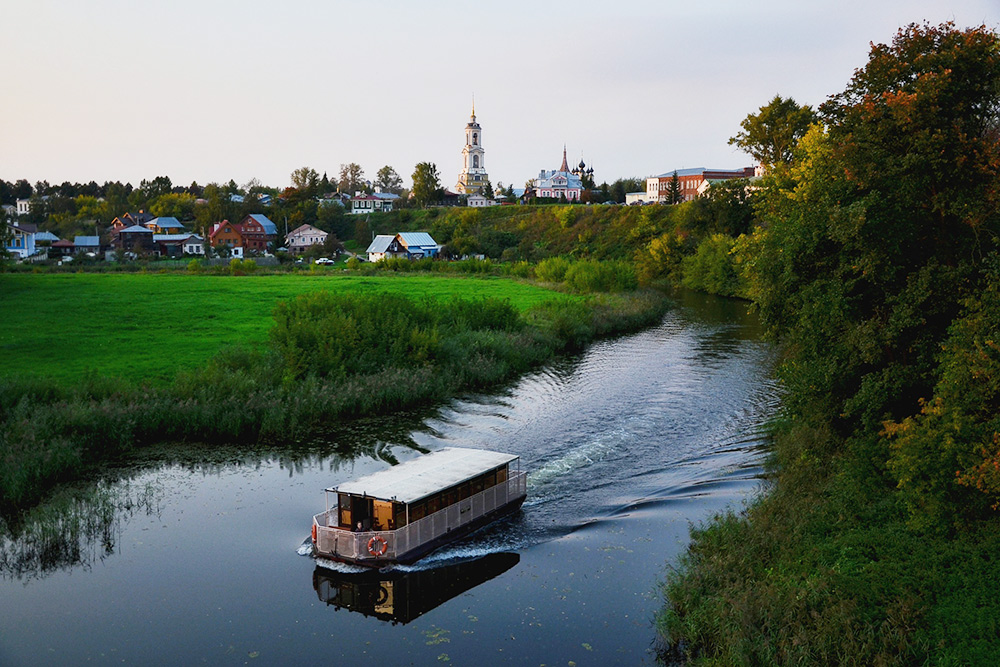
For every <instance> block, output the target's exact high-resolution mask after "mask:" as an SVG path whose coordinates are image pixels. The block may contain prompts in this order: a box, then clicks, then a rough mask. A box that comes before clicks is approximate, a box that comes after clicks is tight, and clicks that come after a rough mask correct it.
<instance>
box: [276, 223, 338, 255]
mask: <svg viewBox="0 0 1000 667" xmlns="http://www.w3.org/2000/svg"><path fill="white" fill-rule="evenodd" d="M327 236H328V234H327V233H326V232H324V231H323V230H322V229H317V228H316V227H313V226H312V225H300V226H299V227H296V228H295V229H293V230H292V231H291V232H290V233H289V234H288V236H286V237H285V247H287V248H288V251H289V252H290V253H292V254H293V255H301V254H302V253H304V252H305V251H306V250H308V249H309V248H310V247H312V246H314V245H323V244H324V243H325V242H326V237H327Z"/></svg>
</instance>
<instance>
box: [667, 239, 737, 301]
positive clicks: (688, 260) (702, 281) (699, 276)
mask: <svg viewBox="0 0 1000 667" xmlns="http://www.w3.org/2000/svg"><path fill="white" fill-rule="evenodd" d="M735 243H736V241H735V239H733V238H731V237H729V236H726V235H725V234H713V235H712V236H709V237H708V238H706V239H705V240H703V241H702V242H701V243H700V244H699V245H698V249H697V250H696V251H695V253H694V255H689V256H687V257H685V258H684V259H683V260H681V269H682V271H683V274H684V277H683V279H682V280H681V283H682V284H683V285H684V286H685V287H688V288H690V289H696V290H701V291H703V292H708V293H709V294H718V295H720V296H740V295H742V294H743V292H744V290H743V289H742V286H741V284H740V279H739V276H738V274H737V272H736V266H735V264H734V262H733V257H732V249H733V246H734V244H735Z"/></svg>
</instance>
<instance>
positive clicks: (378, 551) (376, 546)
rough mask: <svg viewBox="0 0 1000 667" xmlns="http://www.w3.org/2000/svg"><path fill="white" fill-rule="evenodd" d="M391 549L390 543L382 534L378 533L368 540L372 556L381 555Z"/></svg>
mask: <svg viewBox="0 0 1000 667" xmlns="http://www.w3.org/2000/svg"><path fill="white" fill-rule="evenodd" d="M388 549H389V543H388V542H386V541H385V538H383V537H382V536H381V535H376V536H375V537H373V538H372V539H370V540H368V553H370V554H371V555H372V556H376V557H378V556H381V555H382V554H384V553H385V552H386V551H387V550H388Z"/></svg>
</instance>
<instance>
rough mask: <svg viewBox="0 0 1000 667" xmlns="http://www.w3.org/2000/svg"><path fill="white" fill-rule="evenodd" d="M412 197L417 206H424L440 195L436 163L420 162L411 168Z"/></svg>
mask: <svg viewBox="0 0 1000 667" xmlns="http://www.w3.org/2000/svg"><path fill="white" fill-rule="evenodd" d="M411 178H412V179H413V190H412V192H413V199H414V200H415V201H416V202H417V205H418V206H426V205H427V204H429V203H430V202H432V201H434V200H436V199H438V198H439V197H440V191H441V181H440V176H438V170H437V165H435V164H434V163H433V162H420V163H418V164H417V166H416V168H415V169H414V170H413V176H412V177H411Z"/></svg>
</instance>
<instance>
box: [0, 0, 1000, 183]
mask: <svg viewBox="0 0 1000 667" xmlns="http://www.w3.org/2000/svg"><path fill="white" fill-rule="evenodd" d="M947 20H952V21H954V22H955V23H956V24H957V25H958V27H960V28H964V27H969V26H977V25H983V24H985V25H987V26H988V27H990V28H992V29H998V27H1000V0H864V1H859V0H839V1H837V2H830V1H826V0H821V1H818V2H809V1H808V0H765V1H758V2H750V1H746V0H744V1H743V2H731V1H728V0H719V1H716V2H711V1H695V0H684V1H683V2H675V1H673V0H669V1H668V0H652V1H648V0H647V1H646V2H636V1H634V0H617V1H616V2H596V1H592V0H581V1H579V2H563V3H551V2H543V1H536V2H523V1H521V0H511V1H508V2H468V1H465V2H457V1H452V0H447V1H443V2H438V1H435V2H413V1H412V0H411V1H408V2H404V1H402V0H353V1H349V2H342V1H334V0H288V1H286V2H280V3H279V2H267V1H266V0H238V1H237V0H228V1H225V0H198V1H193V0H169V1H167V0H161V1H159V2H155V1H143V2H138V1H135V0H86V1H81V0H0V22H2V25H3V30H2V34H0V62H2V63H3V66H2V67H0V90H2V91H3V94H2V97H0V178H3V179H5V180H8V181H13V180H16V179H18V178H27V179H28V180H29V181H31V182H32V183H34V182H35V181H37V180H42V179H44V180H48V181H49V182H50V183H54V184H58V183H62V182H63V181H79V182H88V181H91V180H95V181H97V182H98V183H103V182H104V181H106V180H111V181H115V180H120V181H122V182H123V183H124V182H131V183H132V184H133V185H138V184H139V182H140V181H141V180H142V179H152V178H154V177H156V176H160V175H165V176H169V177H170V178H171V179H172V181H173V182H174V183H175V184H180V185H187V184H189V183H190V182H191V181H198V183H200V184H202V185H204V184H205V183H209V182H213V181H215V182H228V181H229V179H235V180H236V182H237V183H239V184H241V185H242V184H244V183H246V182H247V181H249V180H250V179H252V178H257V179H259V180H260V181H261V182H262V183H264V184H265V185H270V186H274V187H284V186H286V185H288V184H289V182H290V178H289V177H290V174H291V172H292V171H293V170H294V169H296V168H298V167H303V166H308V167H312V168H314V169H316V170H317V171H318V172H320V173H321V174H322V173H323V172H324V171H325V172H328V173H329V174H330V175H331V176H335V175H336V174H337V172H338V171H339V167H340V165H341V164H342V163H346V162H357V163H358V164H360V165H361V166H362V167H363V168H364V170H365V174H366V176H367V177H368V178H372V179H373V178H374V177H375V173H376V171H377V170H378V169H379V168H380V167H382V166H384V165H391V166H392V167H393V168H395V169H396V171H397V172H399V174H400V175H401V176H403V179H404V181H405V182H406V184H407V185H409V180H410V175H411V174H412V173H413V169H414V166H415V165H416V163H418V162H421V161H429V162H434V163H435V164H436V165H437V167H438V171H439V173H440V174H441V180H442V184H443V185H445V186H446V187H453V186H454V184H455V182H456V181H457V179H458V172H459V170H460V169H461V161H462V155H461V153H462V147H463V145H464V142H465V139H464V127H465V124H466V122H468V119H469V113H470V110H471V103H472V97H473V95H475V100H476V115H477V118H478V120H479V122H480V124H481V125H482V134H483V141H482V145H483V148H484V149H485V150H486V161H485V166H486V168H487V170H488V171H489V174H490V180H491V181H492V182H493V184H494V185H496V184H497V183H498V182H500V181H502V182H503V183H504V184H509V183H513V184H514V185H515V186H516V187H521V186H522V185H523V184H524V182H525V181H526V180H528V179H529V178H532V177H534V176H536V175H537V173H538V171H539V170H540V169H543V168H544V169H555V168H557V167H558V166H559V162H560V161H561V158H562V150H563V145H564V144H565V145H566V147H567V153H568V156H569V160H570V164H574V163H576V162H579V161H580V158H581V157H583V159H584V160H586V162H587V163H588V164H590V165H592V166H593V168H594V170H595V173H594V175H595V178H596V180H597V182H598V183H600V182H601V181H608V182H609V183H610V182H612V181H613V180H615V179H616V178H619V177H630V176H638V177H645V176H648V175H651V174H657V173H663V172H668V171H673V170H674V169H683V168H689V167H707V168H719V169H727V168H737V167H742V166H749V165H750V164H751V160H750V158H749V157H748V156H747V155H745V154H743V153H741V152H739V151H738V150H737V149H735V148H734V147H732V146H729V145H728V144H727V140H728V138H729V137H731V136H733V135H734V134H735V133H736V132H737V131H739V123H740V121H741V120H742V119H743V118H745V117H746V116H747V114H749V113H753V112H755V111H757V110H758V109H759V107H760V106H761V105H763V104H766V103H767V102H768V101H769V100H770V99H771V98H773V97H774V95H776V94H780V95H782V96H783V97H789V96H790V97H793V98H794V99H795V100H796V101H797V102H799V103H802V104H811V105H814V106H815V105H817V104H820V103H821V102H823V101H824V100H825V99H826V98H827V97H828V96H829V95H832V94H835V93H838V92H840V91H842V90H843V89H844V87H845V86H846V85H847V83H848V81H849V79H850V77H851V75H852V74H853V72H854V70H855V69H856V68H858V67H861V66H863V65H864V64H865V62H866V61H867V57H868V51H869V42H876V43H879V42H882V43H888V42H890V41H891V39H892V37H893V35H894V34H895V33H896V31H897V30H898V28H899V27H901V26H904V25H907V24H909V23H913V22H924V21H927V22H930V23H931V24H935V25H936V24H938V23H941V22H943V21H947Z"/></svg>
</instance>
